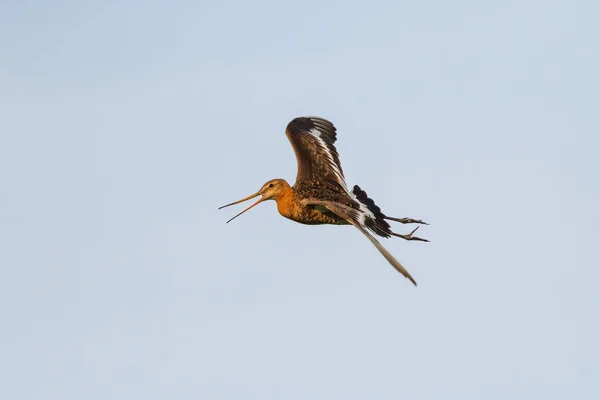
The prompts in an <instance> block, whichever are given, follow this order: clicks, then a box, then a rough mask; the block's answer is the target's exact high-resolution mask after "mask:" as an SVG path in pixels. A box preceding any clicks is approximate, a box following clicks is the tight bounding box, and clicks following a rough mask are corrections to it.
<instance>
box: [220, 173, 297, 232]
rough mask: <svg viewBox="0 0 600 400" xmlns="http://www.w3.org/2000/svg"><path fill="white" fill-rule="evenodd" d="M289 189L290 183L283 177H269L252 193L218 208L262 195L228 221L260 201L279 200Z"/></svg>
mask: <svg viewBox="0 0 600 400" xmlns="http://www.w3.org/2000/svg"><path fill="white" fill-rule="evenodd" d="M289 189H291V188H290V185H289V184H288V183H287V182H286V181H285V180H284V179H271V180H270V181H267V182H266V183H265V184H264V185H262V187H261V188H260V190H259V191H258V192H256V193H254V194H253V195H251V196H248V197H244V198H243V199H241V200H238V201H234V202H233V203H229V204H226V205H224V206H221V207H219V210H220V209H221V208H225V207H229V206H233V205H235V204H239V203H243V202H244V201H248V200H250V199H253V198H255V197H257V196H262V197H261V198H260V199H259V200H258V201H257V202H256V203H254V204H252V205H251V206H250V207H248V208H246V209H245V210H243V211H242V212H240V213H239V214H237V215H236V216H234V217H233V218H231V219H230V220H229V221H227V222H230V221H231V220H233V219H234V218H237V217H239V216H240V215H242V214H243V213H245V212H246V211H248V210H249V209H251V208H252V207H254V206H256V205H258V204H260V203H262V202H263V201H265V200H275V201H277V200H279V199H280V198H281V197H282V196H283V195H284V193H286V192H287V191H289Z"/></svg>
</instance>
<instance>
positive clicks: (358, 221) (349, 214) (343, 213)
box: [303, 199, 417, 286]
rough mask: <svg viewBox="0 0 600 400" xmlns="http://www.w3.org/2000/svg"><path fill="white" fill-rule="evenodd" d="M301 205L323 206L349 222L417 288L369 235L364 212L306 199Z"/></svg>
mask: <svg viewBox="0 0 600 400" xmlns="http://www.w3.org/2000/svg"><path fill="white" fill-rule="evenodd" d="M303 203H304V204H307V205H308V204H312V205H319V206H323V207H325V208H327V209H328V210H329V211H331V212H333V213H334V214H336V215H337V216H339V217H341V218H343V219H345V220H346V221H348V222H350V223H351V224H352V225H354V226H355V227H356V228H357V229H358V230H359V231H361V232H362V234H363V235H365V236H366V237H367V238H368V239H369V240H370V241H371V243H373V245H374V246H375V247H376V248H377V250H379V252H380V253H381V254H382V255H383V256H384V257H385V259H386V260H388V262H389V263H390V264H392V266H393V267H394V268H395V269H396V270H397V271H398V272H400V273H401V274H402V275H404V276H405V277H406V278H407V279H409V280H410V281H411V282H412V283H413V284H414V285H415V286H417V282H416V281H415V280H414V278H413V277H412V276H411V275H410V274H409V273H408V271H407V270H406V268H404V267H403V266H402V264H400V262H399V261H398V260H396V259H395V258H394V256H392V255H391V254H390V252H389V251H387V250H386V249H385V247H383V246H382V245H381V243H379V241H377V239H375V237H374V236H373V235H371V234H370V233H369V231H368V230H367V229H368V227H367V226H366V224H365V219H366V218H369V216H368V215H366V213H365V211H363V210H362V209H359V210H357V209H354V208H352V207H348V206H346V205H344V204H340V203H337V202H331V201H324V200H313V199H306V200H303Z"/></svg>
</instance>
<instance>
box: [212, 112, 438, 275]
mask: <svg viewBox="0 0 600 400" xmlns="http://www.w3.org/2000/svg"><path fill="white" fill-rule="evenodd" d="M285 134H286V136H287V138H288V139H289V141H290V143H291V144H292V147H293V149H294V153H295V154H296V160H297V162H298V174H297V176H296V183H294V186H290V185H289V184H288V183H287V182H286V181H285V180H284V179H272V180H270V181H268V182H266V183H265V184H264V185H263V186H262V187H261V188H260V190H259V191H258V192H256V193H254V194H253V195H251V196H248V197H245V198H243V199H241V200H238V201H235V202H233V203H230V204H226V205H224V206H222V207H219V210H220V209H222V208H225V207H229V206H232V205H234V204H239V203H242V202H244V201H247V200H250V199H253V198H255V197H258V196H261V198H260V199H259V200H258V201H257V202H256V203H254V204H252V205H251V206H250V207H248V208H246V209H245V210H243V211H242V212H240V213H239V214H237V215H235V216H234V217H233V218H231V219H230V220H229V221H227V222H230V221H232V220H233V219H235V218H237V217H238V216H240V215H242V214H243V213H245V212H246V211H248V210H250V209H251V208H252V207H254V206H256V205H258V204H260V203H262V202H263V201H266V200H275V202H276V203H277V210H278V211H279V214H281V215H282V216H284V217H286V218H288V219H291V220H293V221H296V222H299V223H302V224H307V225H321V224H332V225H354V226H355V227H356V228H357V229H358V230H359V231H360V232H362V234H364V235H365V236H366V237H367V238H368V239H369V240H370V241H371V243H373V245H375V247H376V248H377V250H379V252H381V254H382V255H383V256H384V257H385V258H386V260H388V262H389V263H390V264H391V265H392V266H393V267H394V268H396V270H397V271H398V272H400V273H401V274H402V275H404V276H405V277H406V278H407V279H409V280H410V281H411V282H412V283H413V284H414V285H415V286H416V285H417V282H416V281H415V280H414V279H413V277H412V276H411V275H410V274H409V273H408V271H407V270H406V269H405V268H404V267H403V266H402V264H400V262H398V260H396V259H395V258H394V256H392V255H391V254H390V253H389V252H388V251H387V250H386V249H385V248H384V247H383V246H382V245H381V243H379V241H378V240H377V239H376V238H375V236H374V235H377V236H381V237H384V238H389V237H390V236H397V237H400V238H403V239H405V240H416V241H422V242H428V240H426V239H422V238H419V237H416V236H413V234H414V233H415V231H416V230H417V229H418V228H419V227H418V226H417V228H415V229H414V230H413V231H412V232H410V233H409V234H405V235H402V234H399V233H395V232H392V229H391V227H390V224H389V223H388V222H387V221H396V222H400V223H402V224H425V225H427V223H426V222H423V221H422V220H420V219H413V218H394V217H388V216H387V215H385V214H384V213H382V212H381V209H380V208H379V207H378V206H377V205H375V202H374V201H373V200H372V199H370V198H369V197H368V196H367V193H366V192H365V191H364V190H362V189H361V188H360V187H359V186H358V185H355V186H354V188H352V190H349V189H348V186H347V185H346V181H345V179H344V173H343V171H342V166H341V164H340V160H339V156H338V153H337V150H336V148H335V146H334V144H335V141H336V128H335V127H334V126H333V124H332V123H331V122H329V121H327V120H325V119H323V118H318V117H299V118H294V119H293V120H292V121H291V122H290V123H289V124H288V126H287V128H286V131H285Z"/></svg>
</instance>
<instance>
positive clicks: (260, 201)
mask: <svg viewBox="0 0 600 400" xmlns="http://www.w3.org/2000/svg"><path fill="white" fill-rule="evenodd" d="M256 196H260V192H256V193H254V194H253V195H252V196H248V197H244V198H243V199H241V200H238V201H234V202H233V203H229V204H226V205H224V206H221V207H219V210H220V209H221V208H225V207H229V206H233V205H235V204H239V203H243V202H244V201H248V200H250V199H253V198H255V197H256ZM265 200H266V199H265V198H264V197H263V198H261V199H260V200H258V201H257V202H256V203H254V204H252V205H251V206H250V207H248V208H246V209H245V210H244V211H242V212H241V213H239V214H238V215H236V216H234V217H233V218H231V219H230V220H229V221H227V222H226V223H227V224H228V223H230V222H231V221H233V220H234V219H236V218H237V217H239V216H240V215H242V214H243V213H245V212H246V211H248V210H249V209H251V208H252V207H254V206H256V205H258V204H260V203H262V202H263V201H265Z"/></svg>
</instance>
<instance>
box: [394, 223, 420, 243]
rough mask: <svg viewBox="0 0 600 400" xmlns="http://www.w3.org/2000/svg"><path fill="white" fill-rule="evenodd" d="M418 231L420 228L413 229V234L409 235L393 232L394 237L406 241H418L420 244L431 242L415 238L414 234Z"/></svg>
mask: <svg viewBox="0 0 600 400" xmlns="http://www.w3.org/2000/svg"><path fill="white" fill-rule="evenodd" d="M417 229H419V227H418V226H417V227H416V228H415V229H413V231H412V232H411V233H409V234H408V235H401V234H399V233H396V232H392V235H394V236H397V237H400V238H402V239H404V240H418V241H419V242H429V240H427V239H422V238H420V237H416V236H413V233H415V232H416V231H417Z"/></svg>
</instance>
